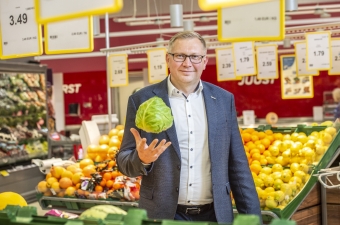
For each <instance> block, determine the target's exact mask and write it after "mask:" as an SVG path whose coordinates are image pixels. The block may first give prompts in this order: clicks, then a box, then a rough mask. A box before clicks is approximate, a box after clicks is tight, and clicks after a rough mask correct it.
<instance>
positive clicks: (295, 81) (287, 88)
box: [280, 55, 314, 99]
mask: <svg viewBox="0 0 340 225" xmlns="http://www.w3.org/2000/svg"><path fill="white" fill-rule="evenodd" d="M280 77H281V97H282V99H297V98H313V97H314V86H313V76H303V77H298V76H297V75H296V57H295V55H282V56H281V76H280Z"/></svg>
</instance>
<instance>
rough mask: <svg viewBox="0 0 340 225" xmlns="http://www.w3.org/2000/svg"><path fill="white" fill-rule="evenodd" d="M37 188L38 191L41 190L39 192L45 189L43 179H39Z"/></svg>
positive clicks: (45, 183)
mask: <svg viewBox="0 0 340 225" xmlns="http://www.w3.org/2000/svg"><path fill="white" fill-rule="evenodd" d="M37 188H38V191H39V192H41V193H43V192H45V191H47V182H46V181H44V180H43V181H40V182H39V183H38V186H37Z"/></svg>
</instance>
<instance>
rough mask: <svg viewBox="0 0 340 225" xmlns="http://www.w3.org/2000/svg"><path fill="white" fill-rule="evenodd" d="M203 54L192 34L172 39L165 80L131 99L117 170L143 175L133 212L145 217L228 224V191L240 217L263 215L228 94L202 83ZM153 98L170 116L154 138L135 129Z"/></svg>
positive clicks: (201, 44)
mask: <svg viewBox="0 0 340 225" xmlns="http://www.w3.org/2000/svg"><path fill="white" fill-rule="evenodd" d="M206 53H207V48H206V43H205V41H204V39H203V38H202V37H201V36H200V35H199V34H197V33H196V32H192V31H184V32H180V33H178V34H176V35H175V36H173V37H172V38H171V39H170V41H169V47H168V53H167V56H166V61H167V64H168V68H169V70H170V75H169V76H168V77H167V78H166V79H164V80H163V81H161V82H160V83H157V84H153V85H150V86H148V87H145V88H143V89H141V90H139V91H137V92H136V93H134V94H133V95H131V96H130V98H129V101H128V106H127V115H126V124H125V130H124V137H123V141H122V145H121V149H120V152H119V153H118V155H117V164H118V168H119V170H120V171H121V172H122V173H123V174H125V175H127V176H130V177H136V176H142V184H141V189H140V200H139V207H140V208H143V209H146V210H147V212H148V217H149V218H154V219H175V220H191V221H217V222H224V223H231V222H232V221H233V208H232V199H231V192H232V195H233V197H234V199H235V203H236V208H237V210H238V212H239V213H241V214H255V215H258V216H259V217H261V211H260V204H259V200H258V196H257V193H256V189H255V185H254V181H253V178H252V175H251V172H250V169H249V166H248V160H247V157H246V155H245V151H244V147H243V143H242V139H241V136H240V132H239V127H238V123H237V117H236V110H235V103H234V96H233V95H232V94H231V93H229V92H227V91H226V90H224V89H222V88H219V87H217V86H215V85H213V84H210V83H207V82H204V81H201V79H200V77H201V74H202V72H203V70H204V69H205V67H206V64H207V62H208V58H207V56H206ZM154 96H158V97H160V98H162V99H163V101H164V102H165V104H166V105H167V106H168V107H170V108H171V112H172V115H173V117H174V123H173V125H172V126H171V127H170V128H169V129H167V130H165V131H163V132H161V133H158V134H156V133H148V132H145V131H143V130H141V129H138V128H137V127H136V124H135V119H136V112H137V110H138V108H139V106H140V105H141V104H142V103H143V102H145V101H147V100H148V99H150V98H152V97H154Z"/></svg>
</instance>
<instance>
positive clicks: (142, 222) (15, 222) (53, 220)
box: [0, 205, 296, 225]
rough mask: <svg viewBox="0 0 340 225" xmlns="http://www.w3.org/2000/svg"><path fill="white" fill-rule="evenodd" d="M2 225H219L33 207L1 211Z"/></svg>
mask: <svg viewBox="0 0 340 225" xmlns="http://www.w3.org/2000/svg"><path fill="white" fill-rule="evenodd" d="M0 224H6V225H138V224H139V225H217V224H218V223H216V222H188V221H174V220H151V219H148V218H147V213H146V211H145V210H143V209H129V210H128V212H127V214H126V215H121V214H108V216H107V217H106V218H105V219H104V220H101V219H95V218H94V219H86V220H80V219H66V218H59V217H52V216H37V209H36V208H35V207H32V206H24V207H20V206H11V205H9V206H7V207H6V208H5V209H4V210H2V211H0ZM244 224H247V225H260V221H259V218H258V217H257V216H254V215H239V216H238V217H236V218H235V220H234V222H233V223H232V224H227V223H219V225H244ZM270 224H271V225H295V224H296V223H295V222H294V221H288V220H279V219H277V220H273V221H272V222H271V223H270Z"/></svg>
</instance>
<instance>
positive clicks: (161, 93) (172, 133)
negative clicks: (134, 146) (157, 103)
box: [154, 78, 181, 159]
mask: <svg viewBox="0 0 340 225" xmlns="http://www.w3.org/2000/svg"><path fill="white" fill-rule="evenodd" d="M167 81H168V78H166V79H164V80H163V81H161V82H160V83H159V85H156V87H155V89H154V93H155V94H156V95H157V96H158V97H160V98H162V99H163V101H164V102H165V104H166V105H167V106H168V107H170V108H171V106H170V101H169V95H168V82H167ZM165 132H166V134H167V135H168V137H169V140H170V141H171V145H172V146H173V148H174V149H175V151H176V153H177V156H178V158H179V159H181V150H180V149H179V143H178V139H177V133H176V128H175V122H174V123H173V124H172V126H171V127H170V128H169V129H167V130H166V131H165Z"/></svg>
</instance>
